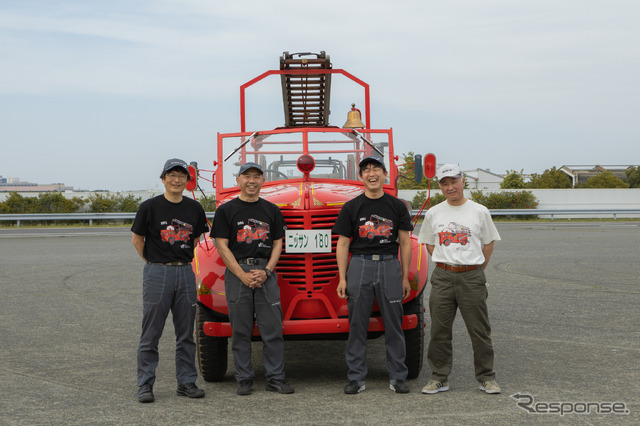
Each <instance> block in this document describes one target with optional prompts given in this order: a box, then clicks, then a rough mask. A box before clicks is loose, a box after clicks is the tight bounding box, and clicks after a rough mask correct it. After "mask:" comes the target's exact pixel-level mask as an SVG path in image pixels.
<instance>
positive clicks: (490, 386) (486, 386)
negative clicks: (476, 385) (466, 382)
mask: <svg viewBox="0 0 640 426" xmlns="http://www.w3.org/2000/svg"><path fill="white" fill-rule="evenodd" d="M480 389H481V390H483V391H485V392H486V393H500V392H502V389H500V386H498V384H497V383H496V381H495V380H488V381H486V382H482V384H481V385H480Z"/></svg>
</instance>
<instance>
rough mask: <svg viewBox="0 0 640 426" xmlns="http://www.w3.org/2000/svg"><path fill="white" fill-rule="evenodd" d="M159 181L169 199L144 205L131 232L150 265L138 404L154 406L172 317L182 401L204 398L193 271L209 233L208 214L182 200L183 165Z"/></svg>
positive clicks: (168, 169)
mask: <svg viewBox="0 0 640 426" xmlns="http://www.w3.org/2000/svg"><path fill="white" fill-rule="evenodd" d="M160 179H161V180H162V183H163V184H164V188H165V191H164V194H162V195H158V196H157V197H154V198H150V199H148V200H146V201H144V202H143V203H142V204H141V205H140V208H139V209H138V213H137V214H136V217H135V220H134V222H133V226H131V231H132V232H133V238H132V242H133V245H134V246H135V248H136V250H137V251H138V254H139V255H140V257H141V258H142V260H144V261H145V265H144V270H143V276H142V303H143V313H142V334H141V335H140V344H139V346H138V380H137V381H138V401H140V402H153V401H154V400H155V397H154V395H153V385H154V383H155V380H156V373H155V371H156V367H157V366H158V341H159V340H160V336H161V335H162V331H163V329H164V324H165V321H166V319H167V316H168V314H169V311H171V314H172V317H173V325H174V328H175V333H176V354H175V359H176V361H175V362H176V379H177V381H178V389H177V391H176V393H177V395H180V396H187V397H189V398H202V397H203V396H204V390H202V389H198V387H197V386H196V384H195V382H196V378H197V377H198V372H197V370H196V363H195V355H196V343H195V340H194V336H193V329H194V319H195V314H196V279H195V275H194V273H193V270H192V269H191V260H192V259H193V249H194V243H195V242H197V240H198V239H199V238H200V235H202V234H203V233H204V232H206V231H207V230H208V229H207V221H206V217H205V214H204V209H203V208H202V206H201V205H200V203H198V202H197V201H195V200H192V199H191V198H187V197H183V196H182V192H183V191H184V189H185V187H186V185H187V182H188V180H189V179H190V176H189V168H188V166H187V163H185V162H184V161H182V160H180V159H177V158H172V159H170V160H167V162H166V163H165V165H164V168H163V169H162V174H161V175H160Z"/></svg>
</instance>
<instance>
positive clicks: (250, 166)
mask: <svg viewBox="0 0 640 426" xmlns="http://www.w3.org/2000/svg"><path fill="white" fill-rule="evenodd" d="M249 169H256V170H257V171H259V172H260V174H261V175H262V174H264V172H263V171H262V167H260V164H258V163H252V162H249V163H244V164H243V165H242V166H240V171H239V172H238V175H241V174H243V173H244V172H246V171H247V170H249Z"/></svg>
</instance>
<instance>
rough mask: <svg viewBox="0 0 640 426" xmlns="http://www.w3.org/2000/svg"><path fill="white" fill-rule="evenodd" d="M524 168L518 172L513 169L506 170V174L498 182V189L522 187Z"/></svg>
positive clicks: (523, 186) (523, 184) (523, 185)
mask: <svg viewBox="0 0 640 426" xmlns="http://www.w3.org/2000/svg"><path fill="white" fill-rule="evenodd" d="M523 173H524V170H520V171H519V172H517V171H515V170H507V175H506V176H505V177H504V179H503V180H502V182H501V183H500V189H524V188H525V183H524V178H523V177H522V174H523Z"/></svg>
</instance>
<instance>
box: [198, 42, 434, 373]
mask: <svg viewBox="0 0 640 426" xmlns="http://www.w3.org/2000/svg"><path fill="white" fill-rule="evenodd" d="M336 75H338V76H341V77H346V78H347V79H349V80H351V81H352V82H354V83H356V84H358V85H360V86H361V87H362V88H363V89H364V111H365V114H364V115H365V119H364V120H365V121H364V122H362V117H361V116H360V112H359V111H358V110H357V109H356V108H355V106H354V105H352V109H351V111H350V112H349V114H348V120H347V123H346V124H345V125H344V126H343V127H337V126H333V125H330V124H329V105H330V87H331V80H332V77H334V76H336ZM269 76H279V77H280V81H281V85H282V94H283V101H284V126H283V127H278V128H276V129H274V130H260V131H253V130H252V131H247V129H246V128H245V127H246V121H245V90H246V89H247V88H248V87H250V86H252V85H254V84H256V83H258V82H260V81H262V80H263V79H265V78H266V77H269ZM369 111H370V103H369V85H368V84H367V83H365V82H363V81H362V80H360V79H358V78H356V77H355V76H353V75H351V74H350V73H348V72H347V71H345V70H342V69H334V68H332V65H331V62H330V60H329V56H327V55H326V54H325V53H324V52H321V53H320V54H310V53H302V54H289V53H288V52H285V53H284V54H283V56H282V57H281V58H280V69H278V70H270V71H267V72H265V73H263V74H261V75H259V76H258V77H256V78H254V79H252V80H250V81H249V82H247V83H245V84H243V85H242V86H241V87H240V120H241V121H240V131H239V132H235V133H218V141H217V142H218V152H217V160H216V161H215V162H214V167H215V170H214V171H213V187H214V189H215V194H216V203H218V204H220V203H225V202H227V201H229V200H230V199H232V198H234V197H237V196H238V194H239V192H240V190H239V188H238V187H237V185H236V180H235V175H234V174H235V173H237V171H238V167H239V165H241V164H243V163H245V162H247V161H253V162H256V163H258V164H260V165H261V166H262V168H263V169H264V176H265V180H266V182H265V184H264V186H263V188H262V191H261V193H260V196H261V197H262V198H264V199H267V200H269V201H271V202H273V203H274V204H276V205H278V206H279V207H280V209H281V211H282V214H283V216H284V219H285V222H286V226H287V231H286V236H285V241H284V248H283V252H282V255H281V257H280V261H279V262H278V265H277V267H276V273H277V276H278V285H279V287H280V296H281V304H282V311H283V314H284V320H283V330H284V336H285V339H291V340H294V339H298V340H299V339H345V338H346V337H347V335H348V332H349V321H348V310H347V304H346V301H345V300H342V299H340V298H338V295H337V292H336V287H337V285H338V266H337V263H336V256H335V250H336V243H337V240H338V236H337V235H332V234H331V228H332V227H333V224H334V222H335V220H336V217H337V216H338V213H339V212H340V209H341V208H342V206H343V205H344V203H345V202H346V201H348V200H350V199H352V198H353V197H355V196H357V195H358V194H360V193H362V192H363V190H364V186H363V184H362V182H361V181H360V180H359V173H358V164H359V162H360V160H361V159H362V158H364V157H365V156H368V155H372V154H377V155H379V156H381V157H383V159H384V161H385V165H386V168H387V170H388V172H389V176H388V180H387V181H386V182H385V184H384V191H385V192H387V193H389V194H391V195H394V196H395V195H397V186H396V181H397V179H398V166H397V164H396V161H398V157H397V155H396V153H395V151H394V146H393V135H392V131H391V129H374V128H372V127H371V123H370V113H369ZM192 174H193V171H192ZM406 204H407V206H408V208H410V207H409V204H408V203H406ZM372 225H373V227H376V224H372ZM378 226H384V224H383V223H379V224H378ZM250 228H251V229H247V231H246V232H247V234H248V235H249V234H251V235H257V232H259V226H254V227H250ZM378 229H382V230H383V231H384V228H378ZM238 238H240V236H238ZM252 238H253V237H252ZM411 246H412V259H411V268H410V273H409V281H410V283H411V289H412V290H411V294H410V296H409V297H408V298H407V299H405V300H404V301H403V303H404V317H403V322H402V328H403V329H404V330H405V337H406V346H407V358H406V363H407V366H408V368H409V377H410V378H414V377H417V376H418V374H419V372H420V370H421V368H422V358H423V349H424V327H425V323H424V308H423V303H422V292H423V289H424V287H425V284H426V281H427V261H428V259H427V253H426V251H425V249H424V247H423V246H421V245H420V244H418V241H417V237H416V236H413V235H412V237H411ZM193 269H194V271H195V273H196V277H197V285H198V314H197V346H198V361H199V365H200V370H201V373H202V376H203V377H204V379H205V380H206V381H218V380H222V379H223V378H224V376H225V374H226V371H227V347H228V339H229V337H230V336H231V335H232V331H231V325H230V323H229V318H228V308H227V303H226V299H225V289H224V272H225V265H224V263H223V262H222V259H221V258H220V256H219V254H218V252H217V250H216V248H215V246H214V244H213V241H212V240H211V239H209V238H206V239H205V240H204V241H202V242H201V243H200V244H199V245H198V246H197V247H196V253H195V258H194V262H193ZM368 332H369V337H370V338H374V337H378V336H380V335H382V334H383V333H384V326H383V323H382V318H381V317H380V312H379V309H378V306H377V304H376V305H374V310H373V313H372V316H371V319H370V323H369V330H368ZM254 338H255V339H259V332H258V329H257V327H254Z"/></svg>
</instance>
